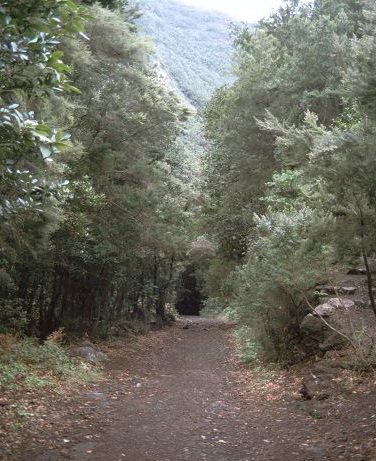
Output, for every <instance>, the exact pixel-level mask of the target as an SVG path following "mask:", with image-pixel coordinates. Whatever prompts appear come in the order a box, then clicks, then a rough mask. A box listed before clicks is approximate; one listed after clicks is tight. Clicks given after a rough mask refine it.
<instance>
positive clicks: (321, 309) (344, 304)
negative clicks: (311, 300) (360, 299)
mask: <svg viewBox="0 0 376 461" xmlns="http://www.w3.org/2000/svg"><path fill="white" fill-rule="evenodd" d="M354 306H355V302H354V301H353V300H352V299H348V298H331V299H328V300H327V301H326V302H325V303H324V304H321V305H320V306H317V307H316V308H315V314H317V315H321V316H322V317H330V316H331V315H333V314H334V313H335V312H337V311H338V310H342V309H350V308H352V307H354Z"/></svg>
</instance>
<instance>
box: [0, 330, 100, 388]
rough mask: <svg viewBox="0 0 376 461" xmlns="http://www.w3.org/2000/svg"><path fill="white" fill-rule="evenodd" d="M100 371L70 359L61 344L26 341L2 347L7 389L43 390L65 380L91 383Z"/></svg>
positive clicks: (0, 367)
mask: <svg viewBox="0 0 376 461" xmlns="http://www.w3.org/2000/svg"><path fill="white" fill-rule="evenodd" d="M99 375H100V372H99V370H98V368H96V367H94V366H93V365H89V364H87V363H85V362H83V361H81V360H79V359H77V358H73V357H70V356H69V355H68V354H67V353H66V352H65V350H64V348H63V347H61V346H60V345H58V344H48V343H46V344H42V345H40V344H38V342H37V341H36V340H34V339H29V338H28V339H23V340H20V341H19V342H16V343H12V344H11V345H10V346H4V344H3V343H2V344H1V345H0V387H1V388H2V389H3V390H10V389H20V388H28V389H32V388H43V387H49V386H53V385H56V384H58V383H59V382H63V381H75V382H79V381H90V380H93V379H95V378H98V377H99Z"/></svg>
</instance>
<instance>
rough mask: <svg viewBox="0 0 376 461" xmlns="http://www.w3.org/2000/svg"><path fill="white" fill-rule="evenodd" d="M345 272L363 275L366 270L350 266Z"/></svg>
mask: <svg viewBox="0 0 376 461" xmlns="http://www.w3.org/2000/svg"><path fill="white" fill-rule="evenodd" d="M347 273H348V275H365V274H366V273H367V272H366V270H365V269H364V267H352V268H351V269H349V270H348V271H347Z"/></svg>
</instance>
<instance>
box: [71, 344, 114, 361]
mask: <svg viewBox="0 0 376 461" xmlns="http://www.w3.org/2000/svg"><path fill="white" fill-rule="evenodd" d="M69 352H70V353H71V354H72V355H74V356H76V357H81V358H83V359H85V360H87V361H88V362H91V363H99V362H103V361H104V360H108V357H107V355H106V354H104V353H103V352H101V351H98V350H96V349H94V348H93V347H91V346H75V347H71V348H70V349H69Z"/></svg>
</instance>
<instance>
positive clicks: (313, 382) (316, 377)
mask: <svg viewBox="0 0 376 461" xmlns="http://www.w3.org/2000/svg"><path fill="white" fill-rule="evenodd" d="M341 373H342V367H341V363H338V362H336V361H335V360H320V361H318V362H317V363H315V364H314V365H313V367H312V370H311V372H310V373H307V374H306V375H305V376H304V378H303V381H302V387H301V389H300V394H301V395H302V396H303V398H304V399H306V400H311V399H315V400H325V399H328V398H329V397H330V396H331V395H333V394H335V393H337V392H338V391H339V390H341V389H340V386H339V385H338V383H337V381H336V380H335V378H338V377H339V376H340V375H341Z"/></svg>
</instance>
